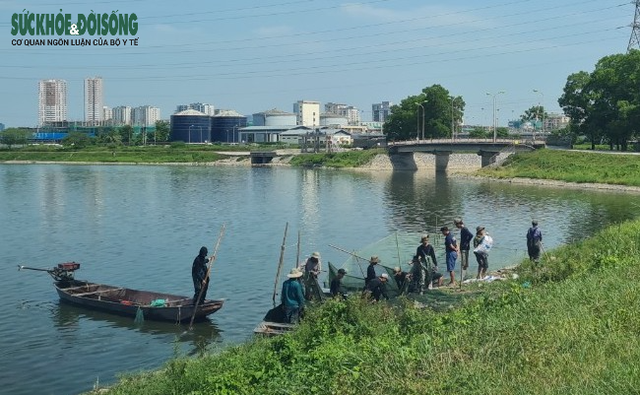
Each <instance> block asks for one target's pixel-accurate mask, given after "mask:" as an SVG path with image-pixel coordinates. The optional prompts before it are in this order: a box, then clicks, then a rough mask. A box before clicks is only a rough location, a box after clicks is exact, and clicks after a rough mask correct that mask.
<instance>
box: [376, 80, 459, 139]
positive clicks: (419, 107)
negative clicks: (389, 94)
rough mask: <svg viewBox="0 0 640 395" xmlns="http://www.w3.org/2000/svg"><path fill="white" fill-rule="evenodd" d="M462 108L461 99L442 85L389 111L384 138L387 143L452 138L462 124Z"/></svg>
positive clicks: (429, 88)
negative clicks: (390, 141) (388, 141)
mask: <svg viewBox="0 0 640 395" xmlns="http://www.w3.org/2000/svg"><path fill="white" fill-rule="evenodd" d="M464 106H465V102H464V100H463V99H462V97H460V96H451V95H450V94H449V91H448V90H446V89H445V88H443V87H442V86H441V85H432V86H430V87H427V88H424V89H423V90H422V92H421V93H420V94H418V95H414V96H409V97H407V98H406V99H404V100H402V101H401V102H400V104H398V105H394V106H392V107H391V114H390V115H389V117H388V118H387V120H386V122H385V123H384V130H385V134H386V135H387V138H388V139H389V140H411V139H417V138H418V139H423V138H427V139H430V138H445V137H451V135H452V133H454V132H455V131H454V129H455V128H456V127H457V125H460V124H462V115H463V114H464Z"/></svg>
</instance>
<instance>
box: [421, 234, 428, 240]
mask: <svg viewBox="0 0 640 395" xmlns="http://www.w3.org/2000/svg"><path fill="white" fill-rule="evenodd" d="M425 240H429V235H428V234H424V235H422V237H421V238H420V241H425Z"/></svg>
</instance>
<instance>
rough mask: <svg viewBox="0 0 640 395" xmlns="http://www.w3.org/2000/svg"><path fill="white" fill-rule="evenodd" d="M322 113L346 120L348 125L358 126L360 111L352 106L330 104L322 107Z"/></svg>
mask: <svg viewBox="0 0 640 395" xmlns="http://www.w3.org/2000/svg"><path fill="white" fill-rule="evenodd" d="M324 111H325V112H326V113H331V114H337V115H340V116H341V117H344V118H346V119H347V123H348V124H349V125H359V124H360V110H358V109H357V108H356V107H354V106H349V105H346V104H340V103H331V102H330V103H326V104H325V105H324Z"/></svg>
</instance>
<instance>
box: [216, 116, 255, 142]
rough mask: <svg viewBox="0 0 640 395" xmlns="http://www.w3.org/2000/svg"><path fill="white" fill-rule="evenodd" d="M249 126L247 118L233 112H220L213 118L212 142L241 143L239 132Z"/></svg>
mask: <svg viewBox="0 0 640 395" xmlns="http://www.w3.org/2000/svg"><path fill="white" fill-rule="evenodd" d="M246 126H247V117H245V116H244V115H242V114H239V113H237V112H235V111H233V110H219V111H217V112H216V115H214V116H213V117H211V140H210V141H211V142H224V143H239V142H242V139H240V138H239V136H238V130H239V129H241V128H244V127H246Z"/></svg>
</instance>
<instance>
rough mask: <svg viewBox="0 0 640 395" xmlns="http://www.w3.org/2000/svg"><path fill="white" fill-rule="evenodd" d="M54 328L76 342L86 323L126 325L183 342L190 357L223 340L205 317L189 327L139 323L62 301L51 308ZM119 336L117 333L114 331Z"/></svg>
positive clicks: (64, 338) (127, 328)
mask: <svg viewBox="0 0 640 395" xmlns="http://www.w3.org/2000/svg"><path fill="white" fill-rule="evenodd" d="M51 315H52V320H53V324H54V327H55V328H56V329H57V330H58V332H59V334H60V339H61V340H70V341H73V340H74V337H76V336H78V332H79V330H82V329H83V328H84V327H85V326H89V327H92V328H122V329H125V330H127V331H134V332H138V333H143V334H148V335H151V336H153V337H155V338H165V339H166V340H170V341H175V342H177V343H179V344H182V345H187V351H186V354H187V355H189V356H193V355H203V354H205V353H206V352H207V351H211V350H210V349H209V348H210V346H212V345H213V344H217V343H221V342H222V336H221V331H220V329H219V328H218V327H217V325H216V324H215V323H214V322H212V321H210V320H205V321H202V322H197V323H194V325H193V327H192V328H191V329H189V326H188V324H176V323H171V322H157V321H149V320H146V321H144V322H142V323H139V324H138V323H135V322H134V320H133V319H132V318H129V317H121V316H118V315H114V314H109V313H104V312H100V311H92V310H88V309H84V308H81V307H77V306H73V305H69V304H66V303H63V302H59V303H57V304H55V305H54V307H53V308H52V309H51ZM113 336H114V337H116V336H117V335H116V334H113Z"/></svg>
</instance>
